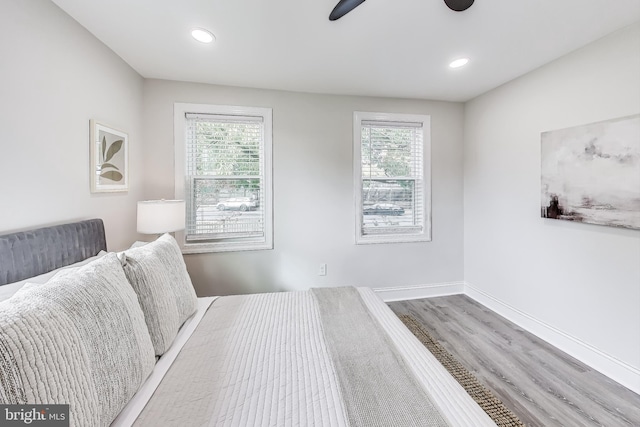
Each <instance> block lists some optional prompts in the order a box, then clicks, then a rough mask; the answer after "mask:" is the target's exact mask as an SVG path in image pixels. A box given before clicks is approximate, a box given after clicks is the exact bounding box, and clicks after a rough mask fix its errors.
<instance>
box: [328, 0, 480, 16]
mask: <svg viewBox="0 0 640 427" xmlns="http://www.w3.org/2000/svg"><path fill="white" fill-rule="evenodd" d="M473 1H474V0H444V2H445V4H446V5H447V6H448V7H449V9H451V10H455V11H456V12H462V11H463V10H467V9H469V8H470V7H471V5H472V4H473ZM364 2H365V0H340V1H339V2H338V4H337V5H336V7H334V8H333V10H332V11H331V14H330V15H329V21H335V20H336V19H340V18H342V17H343V16H344V15H346V14H347V13H349V12H351V11H352V10H353V9H355V8H356V7H358V6H360V5H361V4H362V3H364Z"/></svg>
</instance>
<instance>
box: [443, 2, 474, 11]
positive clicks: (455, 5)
mask: <svg viewBox="0 0 640 427" xmlns="http://www.w3.org/2000/svg"><path fill="white" fill-rule="evenodd" d="M473 1H474V0H444V2H445V3H446V4H447V6H449V9H451V10H455V11H456V12H462V11H463V10H467V9H469V8H470V7H471V5H472V4H473Z"/></svg>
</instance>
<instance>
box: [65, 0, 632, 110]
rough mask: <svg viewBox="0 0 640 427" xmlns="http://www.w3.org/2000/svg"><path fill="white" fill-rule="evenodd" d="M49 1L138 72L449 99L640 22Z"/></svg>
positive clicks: (495, 7)
mask: <svg viewBox="0 0 640 427" xmlns="http://www.w3.org/2000/svg"><path fill="white" fill-rule="evenodd" d="M53 1H54V3H56V4H57V5H58V6H59V7H61V8H62V9H63V10H64V11H66V12H67V13H68V14H69V15H71V16H72V17H73V18H75V19H76V20H77V21H78V22H79V23H80V24H82V25H83V26H84V27H86V28H87V29H88V30H89V31H90V32H91V33H93V34H94V35H95V36H96V37H97V38H98V39H100V40H101V41H102V42H104V43H105V44H106V45H107V46H109V47H110V48H111V49H112V50H113V51H114V52H116V53H117V54H118V55H119V56H120V57H122V58H123V59H124V60H125V61H126V62H127V63H128V64H129V65H131V66H132V67H133V68H134V69H135V70H136V71H137V72H138V73H140V74H141V75H142V76H143V77H146V78H157V79H169V80H181V81H189V82H201V83H213V84H221V85H230V86H245V87H257V88H266V89H280V90H288V91H298V92H315V93H330V94H344V95H368V96H384V97H401V98H421V99H437V100H447V101H467V100H469V99H471V98H474V97H475V96H477V95H480V94H482V93H484V92H486V91H488V90H490V89H493V88H495V87H497V86H499V85H501V84H503V83H506V82H507V81H509V80H511V79H513V78H515V77H518V76H520V75H522V74H525V73H527V72H528V71H531V70H533V69H535V68H537V67H539V66H541V65H543V64H545V63H547V62H550V61H552V60H553V59H555V58H558V57H560V56H562V55H564V54H566V53H568V52H571V51H573V50H575V49H577V48H579V47H581V46H584V45H585V44H588V43H589V42H591V41H594V40H596V39H598V38H601V37H603V36H605V35H607V34H609V33H611V32H613V31H615V30H617V29H620V28H622V27H625V26H627V25H630V24H632V23H633V22H636V21H639V20H640V1H639V0H615V1H613V0H588V1H587V0H476V2H475V4H474V5H473V6H472V7H471V8H470V9H468V10H467V11H465V12H453V11H451V10H450V9H448V8H447V7H446V6H445V4H444V2H443V1H442V0H370V1H367V2H365V3H363V4H362V5H361V6H359V7H358V8H356V9H355V10H353V11H352V12H351V13H349V14H348V15H346V16H345V17H343V18H342V19H340V20H338V21H334V22H330V21H329V19H328V16H329V13H330V12H331V10H332V9H333V7H334V6H335V4H336V3H337V0H134V1H131V0H91V1H87V0H53ZM193 27H203V28H207V29H209V30H210V31H212V32H213V33H214V34H215V36H216V38H217V41H216V42H215V43H213V44H210V45H205V44H202V43H200V42H197V41H195V40H193V39H192V38H191V35H190V30H191V29H192V28H193ZM463 56H464V57H468V58H469V59H470V62H469V64H468V65H467V66H466V67H463V68H461V69H456V70H452V69H450V68H449V67H448V64H449V62H451V61H452V60H454V59H456V58H459V57H463Z"/></svg>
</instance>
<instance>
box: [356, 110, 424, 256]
mask: <svg viewBox="0 0 640 427" xmlns="http://www.w3.org/2000/svg"><path fill="white" fill-rule="evenodd" d="M353 122H354V144H353V145H354V179H355V194H356V243H358V244H363V243H384V242H416V241H429V240H431V218H430V215H431V212H430V200H431V195H430V192H431V188H430V187H431V183H430V180H429V177H430V171H429V166H430V161H429V158H430V151H431V150H430V133H431V132H430V117H429V116H423V115H410V114H385V113H362V112H355V113H354V120H353Z"/></svg>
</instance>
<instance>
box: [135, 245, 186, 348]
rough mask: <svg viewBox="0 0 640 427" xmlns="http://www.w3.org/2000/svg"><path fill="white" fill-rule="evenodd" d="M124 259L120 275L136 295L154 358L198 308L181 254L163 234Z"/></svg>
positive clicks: (169, 343) (177, 247)
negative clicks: (125, 276)
mask: <svg viewBox="0 0 640 427" xmlns="http://www.w3.org/2000/svg"><path fill="white" fill-rule="evenodd" d="M124 255H125V256H124V261H125V262H124V263H123V268H124V272H125V274H126V275H127V279H129V282H130V283H131V286H132V287H133V289H134V290H135V291H136V293H137V294H138V301H139V302H140V306H141V307H142V311H143V312H144V318H145V320H146V322H147V327H148V328H149V334H150V335H151V342H153V348H154V349H155V351H156V355H157V356H162V355H163V354H164V352H165V351H167V349H168V348H169V346H171V343H172V342H173V340H174V338H175V337H176V334H177V333H178V330H179V329H180V326H182V324H183V323H184V322H185V320H187V319H188V318H189V317H191V315H193V313H195V312H196V309H197V305H198V301H197V297H196V292H195V290H194V289H193V285H192V284H191V279H190V278H189V273H187V267H186V266H185V264H184V260H183V259H182V252H181V251H180V247H179V246H178V243H177V242H176V241H175V239H174V238H173V237H171V235H169V234H165V235H163V236H161V237H159V238H158V239H157V240H156V241H154V242H151V243H148V244H146V245H144V246H140V247H137V248H132V249H128V250H126V251H125V252H124Z"/></svg>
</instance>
